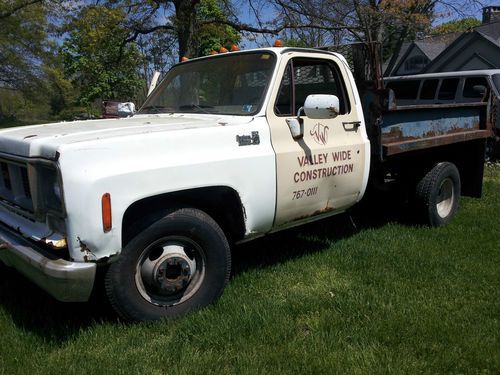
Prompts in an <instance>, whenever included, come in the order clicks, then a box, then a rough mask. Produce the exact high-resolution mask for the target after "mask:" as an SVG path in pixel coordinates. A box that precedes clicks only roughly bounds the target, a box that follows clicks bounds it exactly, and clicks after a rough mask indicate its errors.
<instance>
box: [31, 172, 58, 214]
mask: <svg viewBox="0 0 500 375" xmlns="http://www.w3.org/2000/svg"><path fill="white" fill-rule="evenodd" d="M31 172H32V174H31V176H30V177H31V178H30V181H32V182H33V184H32V186H31V191H32V195H33V207H34V210H35V216H36V218H37V219H38V220H41V221H44V220H45V218H46V216H47V215H48V214H50V215H51V216H56V217H59V218H64V216H65V210H64V201H63V192H62V183H61V178H60V175H59V171H58V169H57V167H56V166H55V165H53V164H50V163H43V164H42V163H37V164H35V165H33V166H32V169H31Z"/></svg>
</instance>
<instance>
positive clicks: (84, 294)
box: [0, 225, 97, 302]
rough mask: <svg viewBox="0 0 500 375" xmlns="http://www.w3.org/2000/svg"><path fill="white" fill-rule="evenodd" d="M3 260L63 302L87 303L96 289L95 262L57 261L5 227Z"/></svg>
mask: <svg viewBox="0 0 500 375" xmlns="http://www.w3.org/2000/svg"><path fill="white" fill-rule="evenodd" d="M0 260H1V261H3V262H4V263H5V264H6V265H8V266H11V267H14V268H15V269H17V270H18V271H19V272H21V273H22V274H24V275H25V276H26V277H27V278H28V279H30V280H31V281H33V282H34V283H35V284H37V285H38V286H39V287H41V288H42V289H44V290H45V291H47V292H48V293H49V294H51V295H52V296H53V297H54V298H56V299H58V300H59V301H63V302H85V301H87V300H88V299H89V297H90V294H91V292H92V287H93V286H94V279H95V274H96V268H97V266H96V264H95V263H76V262H69V261H67V260H64V259H61V258H57V257H56V256H54V255H52V254H50V253H48V252H47V251H45V250H44V249H42V248H41V247H39V246H37V245H36V244H35V243H34V242H32V241H29V240H27V239H25V238H24V237H22V236H21V235H20V234H18V233H16V232H14V231H12V230H10V229H8V228H6V227H5V226H3V225H0Z"/></svg>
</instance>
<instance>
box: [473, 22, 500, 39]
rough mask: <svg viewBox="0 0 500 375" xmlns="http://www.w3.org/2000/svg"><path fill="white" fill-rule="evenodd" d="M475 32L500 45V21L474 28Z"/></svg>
mask: <svg viewBox="0 0 500 375" xmlns="http://www.w3.org/2000/svg"><path fill="white" fill-rule="evenodd" d="M474 31H477V32H478V33H480V34H482V35H483V36H484V37H486V38H488V39H490V40H492V41H495V42H496V43H497V44H500V21H497V22H491V23H487V24H484V25H479V26H477V27H475V28H474Z"/></svg>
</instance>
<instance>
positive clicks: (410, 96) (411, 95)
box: [387, 80, 420, 100]
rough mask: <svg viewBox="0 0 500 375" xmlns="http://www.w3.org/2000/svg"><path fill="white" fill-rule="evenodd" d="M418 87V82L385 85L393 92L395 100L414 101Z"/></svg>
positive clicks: (396, 82)
mask: <svg viewBox="0 0 500 375" xmlns="http://www.w3.org/2000/svg"><path fill="white" fill-rule="evenodd" d="M419 86H420V81H410V80H408V81H406V80H404V81H394V82H389V83H388V84H387V88H388V89H392V90H393V91H394V95H395V96H396V100H398V99H405V100H416V99H417V94H418V88H419Z"/></svg>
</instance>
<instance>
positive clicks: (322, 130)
mask: <svg viewBox="0 0 500 375" xmlns="http://www.w3.org/2000/svg"><path fill="white" fill-rule="evenodd" d="M309 134H311V136H312V137H313V139H314V141H315V142H316V143H318V144H320V145H326V144H327V142H328V126H325V125H323V124H320V123H319V122H318V123H317V124H316V125H314V127H313V128H312V130H311V131H310V132H309Z"/></svg>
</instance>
